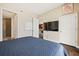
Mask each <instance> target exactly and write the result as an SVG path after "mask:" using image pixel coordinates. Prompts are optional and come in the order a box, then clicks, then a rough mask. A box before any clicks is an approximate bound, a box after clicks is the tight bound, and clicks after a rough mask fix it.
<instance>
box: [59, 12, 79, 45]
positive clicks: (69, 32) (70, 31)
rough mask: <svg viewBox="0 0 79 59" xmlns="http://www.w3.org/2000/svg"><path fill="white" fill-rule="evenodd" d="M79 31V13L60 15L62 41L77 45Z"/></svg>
mask: <svg viewBox="0 0 79 59" xmlns="http://www.w3.org/2000/svg"><path fill="white" fill-rule="evenodd" d="M78 32H79V31H78V13H75V14H69V15H64V16H61V17H59V33H60V34H59V41H60V43H64V44H68V45H71V46H77V45H78V44H77V43H78V34H77V33H78Z"/></svg>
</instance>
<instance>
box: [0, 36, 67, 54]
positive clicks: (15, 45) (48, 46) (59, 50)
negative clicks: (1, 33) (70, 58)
mask: <svg viewBox="0 0 79 59" xmlns="http://www.w3.org/2000/svg"><path fill="white" fill-rule="evenodd" d="M67 55H68V54H67V51H66V49H65V48H64V47H63V46H62V45H61V44H59V43H55V42H51V41H48V40H43V39H40V38H35V37H31V36H29V37H22V38H17V39H15V40H9V41H2V42H0V56H67Z"/></svg>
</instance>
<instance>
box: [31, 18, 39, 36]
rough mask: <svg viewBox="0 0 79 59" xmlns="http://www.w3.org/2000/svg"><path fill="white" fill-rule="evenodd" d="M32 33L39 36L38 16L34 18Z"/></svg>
mask: <svg viewBox="0 0 79 59" xmlns="http://www.w3.org/2000/svg"><path fill="white" fill-rule="evenodd" d="M32 35H33V36H34V37H39V20H38V19H37V18H33V20H32Z"/></svg>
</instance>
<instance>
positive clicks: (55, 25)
mask: <svg viewBox="0 0 79 59" xmlns="http://www.w3.org/2000/svg"><path fill="white" fill-rule="evenodd" d="M48 30H49V31H58V21H53V22H48Z"/></svg>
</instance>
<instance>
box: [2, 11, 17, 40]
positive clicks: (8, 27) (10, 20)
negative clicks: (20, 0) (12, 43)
mask: <svg viewBox="0 0 79 59" xmlns="http://www.w3.org/2000/svg"><path fill="white" fill-rule="evenodd" d="M2 12H3V19H2V22H3V25H2V28H3V31H2V32H3V35H2V37H3V40H4V41H5V40H13V39H15V36H16V34H15V32H16V18H15V16H16V14H15V13H13V12H10V11H7V10H3V11H2Z"/></svg>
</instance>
